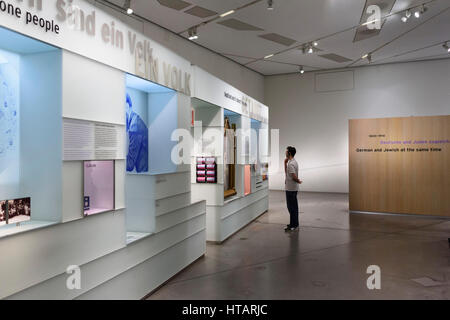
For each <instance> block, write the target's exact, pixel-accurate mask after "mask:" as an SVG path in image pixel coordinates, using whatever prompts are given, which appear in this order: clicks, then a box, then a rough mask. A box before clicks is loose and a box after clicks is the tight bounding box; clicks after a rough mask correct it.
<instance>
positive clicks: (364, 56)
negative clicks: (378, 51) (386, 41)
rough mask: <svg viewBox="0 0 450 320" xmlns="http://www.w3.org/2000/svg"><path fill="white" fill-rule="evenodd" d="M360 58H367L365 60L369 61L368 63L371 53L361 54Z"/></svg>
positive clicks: (370, 60)
mask: <svg viewBox="0 0 450 320" xmlns="http://www.w3.org/2000/svg"><path fill="white" fill-rule="evenodd" d="M361 59H367V61H369V63H372V54H371V53H366V54H365V55H363V56H362V57H361Z"/></svg>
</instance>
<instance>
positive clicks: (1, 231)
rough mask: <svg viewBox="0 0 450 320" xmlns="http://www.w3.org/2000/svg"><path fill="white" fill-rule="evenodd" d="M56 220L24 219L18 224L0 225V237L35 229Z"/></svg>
mask: <svg viewBox="0 0 450 320" xmlns="http://www.w3.org/2000/svg"><path fill="white" fill-rule="evenodd" d="M55 224H57V222H55V221H38V220H31V221H24V222H20V225H19V226H17V224H7V225H3V226H1V227H0V238H4V237H9V236H13V235H16V234H19V233H24V232H28V231H32V230H36V229H41V228H45V227H48V226H51V225H55Z"/></svg>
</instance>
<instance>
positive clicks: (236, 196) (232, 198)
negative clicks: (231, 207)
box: [223, 195, 242, 205]
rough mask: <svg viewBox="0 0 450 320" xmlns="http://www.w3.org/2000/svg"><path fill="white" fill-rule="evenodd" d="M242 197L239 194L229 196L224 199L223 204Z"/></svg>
mask: <svg viewBox="0 0 450 320" xmlns="http://www.w3.org/2000/svg"><path fill="white" fill-rule="evenodd" d="M241 198H242V197H241V196H239V195H234V196H231V197H229V198H226V199H225V200H224V201H223V204H224V205H226V204H229V203H230V202H233V201H236V200H238V199H241Z"/></svg>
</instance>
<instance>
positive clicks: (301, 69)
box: [299, 66, 305, 74]
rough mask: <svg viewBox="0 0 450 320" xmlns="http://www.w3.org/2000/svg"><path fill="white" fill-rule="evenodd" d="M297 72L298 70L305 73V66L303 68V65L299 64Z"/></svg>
mask: <svg viewBox="0 0 450 320" xmlns="http://www.w3.org/2000/svg"><path fill="white" fill-rule="evenodd" d="M299 72H300V74H304V73H305V68H303V66H300V69H299Z"/></svg>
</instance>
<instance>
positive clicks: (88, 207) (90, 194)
mask: <svg viewBox="0 0 450 320" xmlns="http://www.w3.org/2000/svg"><path fill="white" fill-rule="evenodd" d="M113 210H114V161H112V160H111V161H85V162H84V215H85V216H91V215H94V214H98V213H102V212H107V211H113Z"/></svg>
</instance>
